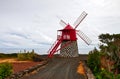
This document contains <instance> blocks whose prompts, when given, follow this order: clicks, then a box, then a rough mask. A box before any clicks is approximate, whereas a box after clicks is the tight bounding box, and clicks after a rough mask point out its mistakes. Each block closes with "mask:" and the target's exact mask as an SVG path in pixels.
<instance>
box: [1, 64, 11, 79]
mask: <svg viewBox="0 0 120 79" xmlns="http://www.w3.org/2000/svg"><path fill="white" fill-rule="evenodd" d="M11 74H12V65H11V64H10V63H7V62H6V63H0V79H4V78H6V77H8V76H10V75H11Z"/></svg>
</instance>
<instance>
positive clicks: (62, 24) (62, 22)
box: [59, 20, 67, 27]
mask: <svg viewBox="0 0 120 79" xmlns="http://www.w3.org/2000/svg"><path fill="white" fill-rule="evenodd" d="M59 24H60V25H61V26H63V27H65V26H66V25H67V23H66V22H64V21H63V20H60V22H59Z"/></svg>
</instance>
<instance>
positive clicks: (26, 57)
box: [17, 50, 37, 61]
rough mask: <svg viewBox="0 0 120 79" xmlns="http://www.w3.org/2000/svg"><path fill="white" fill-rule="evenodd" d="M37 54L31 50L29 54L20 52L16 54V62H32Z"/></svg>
mask: <svg viewBox="0 0 120 79" xmlns="http://www.w3.org/2000/svg"><path fill="white" fill-rule="evenodd" d="M36 55H37V54H36V53H35V52H34V50H32V51H31V52H29V51H28V52H26V50H24V52H20V53H18V55H17V57H18V60H22V61H24V60H33V58H34V57H35V56H36Z"/></svg>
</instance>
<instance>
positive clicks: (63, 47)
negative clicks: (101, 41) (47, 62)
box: [48, 11, 91, 58]
mask: <svg viewBox="0 0 120 79" xmlns="http://www.w3.org/2000/svg"><path fill="white" fill-rule="evenodd" d="M86 16H87V13H86V12H85V11H83V12H82V14H81V15H80V16H79V17H78V19H77V20H76V21H75V22H74V24H73V26H74V27H72V26H71V25H70V24H67V23H65V22H64V21H63V20H60V25H62V26H63V27H65V28H64V29H61V30H58V31H57V40H56V41H55V42H54V43H53V45H52V46H51V48H50V49H49V50H48V53H49V55H48V57H49V58H51V57H52V56H53V55H54V53H56V52H57V51H59V50H60V56H62V57H77V56H79V54H78V45H77V36H78V37H80V38H81V39H82V40H83V41H84V42H85V43H86V44H87V45H89V44H90V43H91V40H90V39H89V38H88V37H87V36H86V35H85V34H84V33H83V32H82V31H80V30H76V28H77V27H78V26H79V24H80V23H81V22H82V21H83V20H84V18H85V17H86Z"/></svg>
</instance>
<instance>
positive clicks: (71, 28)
mask: <svg viewBox="0 0 120 79" xmlns="http://www.w3.org/2000/svg"><path fill="white" fill-rule="evenodd" d="M73 29H74V28H73V27H72V26H70V25H69V24H68V25H67V26H66V27H65V28H64V29H61V30H59V31H62V30H73Z"/></svg>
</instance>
